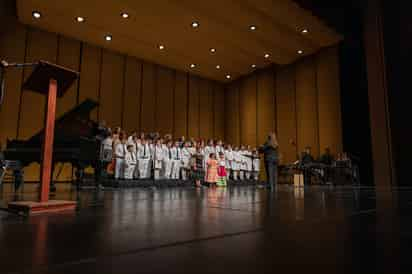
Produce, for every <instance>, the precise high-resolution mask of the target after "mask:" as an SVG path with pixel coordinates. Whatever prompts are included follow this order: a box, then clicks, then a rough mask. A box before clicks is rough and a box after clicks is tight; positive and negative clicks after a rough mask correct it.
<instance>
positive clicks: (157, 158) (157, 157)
mask: <svg viewBox="0 0 412 274" xmlns="http://www.w3.org/2000/svg"><path fill="white" fill-rule="evenodd" d="M162 163H163V147H162V145H156V146H154V148H153V169H154V179H155V180H159V179H160V172H161V171H162Z"/></svg>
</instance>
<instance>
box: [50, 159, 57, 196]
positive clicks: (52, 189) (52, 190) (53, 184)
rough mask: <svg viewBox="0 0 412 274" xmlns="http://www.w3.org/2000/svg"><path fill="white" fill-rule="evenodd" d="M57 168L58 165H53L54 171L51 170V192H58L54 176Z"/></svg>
mask: <svg viewBox="0 0 412 274" xmlns="http://www.w3.org/2000/svg"><path fill="white" fill-rule="evenodd" d="M55 166H56V163H55V162H53V163H52V169H51V174H50V177H51V178H50V192H56V182H55V181H54V180H53V175H54V168H55Z"/></svg>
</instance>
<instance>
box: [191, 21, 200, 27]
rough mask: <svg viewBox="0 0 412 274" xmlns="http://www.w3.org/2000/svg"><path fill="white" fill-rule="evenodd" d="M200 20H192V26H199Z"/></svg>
mask: <svg viewBox="0 0 412 274" xmlns="http://www.w3.org/2000/svg"><path fill="white" fill-rule="evenodd" d="M199 25H200V24H199V22H196V21H193V22H192V28H197V27H199Z"/></svg>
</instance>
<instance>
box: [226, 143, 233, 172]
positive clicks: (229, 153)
mask: <svg viewBox="0 0 412 274" xmlns="http://www.w3.org/2000/svg"><path fill="white" fill-rule="evenodd" d="M225 159H226V173H227V175H226V179H228V180H229V177H230V173H231V170H232V169H233V150H232V149H227V150H225Z"/></svg>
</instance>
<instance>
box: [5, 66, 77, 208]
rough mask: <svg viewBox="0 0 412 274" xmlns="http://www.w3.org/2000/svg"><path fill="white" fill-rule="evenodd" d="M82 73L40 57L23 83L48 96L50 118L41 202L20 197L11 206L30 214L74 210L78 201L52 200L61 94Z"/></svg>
mask: <svg viewBox="0 0 412 274" xmlns="http://www.w3.org/2000/svg"><path fill="white" fill-rule="evenodd" d="M78 76H79V73H78V72H76V71H73V70H70V69H67V68H64V67H62V66H58V65H55V64H52V63H49V62H46V61H39V62H38V63H37V65H36V66H35V67H34V69H33V72H32V74H31V75H30V76H29V78H28V79H27V80H26V82H25V83H24V84H23V90H27V91H33V92H37V93H40V94H43V95H46V96H47V108H46V120H45V127H44V128H45V131H44V140H43V147H42V158H41V159H42V163H41V176H40V197H39V201H38V202H33V201H20V202H11V203H9V204H8V207H9V209H12V210H18V211H24V212H26V213H28V214H36V213H46V212H57V211H68V210H70V211H73V210H74V209H75V208H76V202H74V201H58V200H49V192H50V180H51V172H52V157H53V141H54V123H55V118H56V101H57V97H62V96H63V95H64V94H65V92H66V91H67V90H68V89H69V87H70V86H71V85H72V84H73V82H74V81H75V80H76V79H77V78H78Z"/></svg>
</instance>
